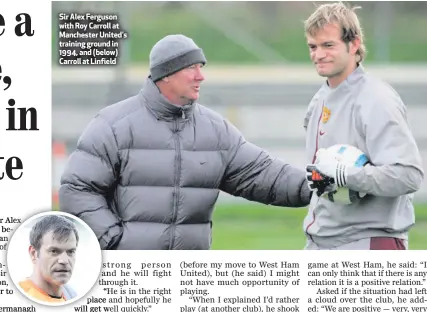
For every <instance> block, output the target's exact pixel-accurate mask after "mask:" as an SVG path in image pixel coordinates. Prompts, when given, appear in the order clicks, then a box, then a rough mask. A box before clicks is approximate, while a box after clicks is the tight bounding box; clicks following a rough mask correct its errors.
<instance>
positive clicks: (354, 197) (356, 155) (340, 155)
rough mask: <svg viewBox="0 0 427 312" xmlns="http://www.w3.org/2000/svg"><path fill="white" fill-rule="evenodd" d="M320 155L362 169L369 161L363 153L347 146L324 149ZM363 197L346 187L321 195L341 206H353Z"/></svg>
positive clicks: (363, 195) (341, 145)
mask: <svg viewBox="0 0 427 312" xmlns="http://www.w3.org/2000/svg"><path fill="white" fill-rule="evenodd" d="M321 155H322V158H323V157H333V158H335V159H336V160H337V161H338V162H341V163H344V164H346V165H347V166H354V167H363V166H365V165H367V164H369V159H368V157H367V156H366V154H365V153H364V152H362V151H361V150H360V149H358V148H357V147H354V146H351V145H347V144H337V145H333V146H331V147H329V148H327V149H325V150H324V151H323V152H322V154H321ZM319 156H320V155H319ZM365 196H366V194H365V193H359V192H357V191H353V190H350V189H349V188H347V187H339V188H338V189H337V190H335V191H333V192H330V193H324V194H323V195H322V197H324V198H326V199H328V200H330V201H331V202H334V203H337V204H341V205H350V204H353V203H355V202H357V201H359V200H360V199H361V198H363V197H365Z"/></svg>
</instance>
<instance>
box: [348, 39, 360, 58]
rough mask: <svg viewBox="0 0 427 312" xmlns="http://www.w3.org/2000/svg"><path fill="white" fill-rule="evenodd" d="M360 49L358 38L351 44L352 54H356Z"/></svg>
mask: <svg viewBox="0 0 427 312" xmlns="http://www.w3.org/2000/svg"><path fill="white" fill-rule="evenodd" d="M359 48H360V37H359V36H356V38H354V40H353V41H351V42H350V53H351V54H354V55H355V54H356V52H357V50H359Z"/></svg>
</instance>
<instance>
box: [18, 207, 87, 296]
mask: <svg viewBox="0 0 427 312" xmlns="http://www.w3.org/2000/svg"><path fill="white" fill-rule="evenodd" d="M78 242H79V233H78V231H77V228H76V226H75V225H74V223H73V222H72V221H70V220H68V219H67V218H65V217H63V216H58V215H49V216H45V217H43V218H41V219H40V220H39V221H37V222H36V223H35V225H34V226H33V227H32V229H31V232H30V246H29V248H28V252H29V254H30V258H31V261H32V263H33V273H32V275H31V276H30V277H28V278H27V279H25V280H23V281H21V282H20V283H19V286H20V287H21V288H22V289H23V290H24V292H25V293H26V294H27V295H28V296H30V297H33V298H34V299H37V300H39V301H45V302H50V303H63V302H64V301H67V300H70V299H72V298H73V297H75V296H76V293H75V292H74V291H73V290H72V289H71V288H70V287H69V286H67V285H66V284H67V283H68V281H69V280H70V279H71V276H72V274H73V268H74V263H75V255H76V250H77V245H78Z"/></svg>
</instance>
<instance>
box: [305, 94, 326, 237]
mask: <svg viewBox="0 0 427 312" xmlns="http://www.w3.org/2000/svg"><path fill="white" fill-rule="evenodd" d="M324 106H325V102H323V104H322V109H321V111H320V117H319V120H318V121H317V130H316V148H315V151H314V155H313V160H312V163H313V164H314V163H315V162H316V153H317V150H318V149H319V128H320V121H321V120H322V116H323V107H324ZM315 210H316V208H313V212H312V213H313V221H311V223H310V224H309V225H307V227H306V228H305V232H306V233H307V235H308V236H309V237H310V240H311V241H312V242H314V240H313V237H312V236H311V235H310V234H308V229H309V228H310V227H311V226H312V225H313V224H314V222H315V221H316V213H315Z"/></svg>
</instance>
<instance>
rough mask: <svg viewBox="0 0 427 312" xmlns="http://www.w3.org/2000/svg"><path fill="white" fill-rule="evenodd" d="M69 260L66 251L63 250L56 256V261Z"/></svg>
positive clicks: (61, 262)
mask: <svg viewBox="0 0 427 312" xmlns="http://www.w3.org/2000/svg"><path fill="white" fill-rule="evenodd" d="M69 260H70V258H69V257H68V255H67V253H66V252H63V253H61V254H60V255H59V256H58V263H60V264H67V263H68V261H69Z"/></svg>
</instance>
